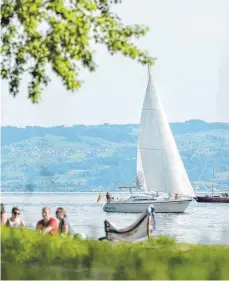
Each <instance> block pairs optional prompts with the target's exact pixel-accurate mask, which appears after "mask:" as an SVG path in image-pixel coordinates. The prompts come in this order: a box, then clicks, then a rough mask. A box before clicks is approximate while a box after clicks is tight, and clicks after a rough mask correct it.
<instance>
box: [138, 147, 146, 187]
mask: <svg viewBox="0 0 229 281" xmlns="http://www.w3.org/2000/svg"><path fill="white" fill-rule="evenodd" d="M136 186H137V187H140V188H144V189H145V190H147V186H146V182H145V177H144V171H143V167H142V159H141V155H140V149H139V146H138V150H137V175H136Z"/></svg>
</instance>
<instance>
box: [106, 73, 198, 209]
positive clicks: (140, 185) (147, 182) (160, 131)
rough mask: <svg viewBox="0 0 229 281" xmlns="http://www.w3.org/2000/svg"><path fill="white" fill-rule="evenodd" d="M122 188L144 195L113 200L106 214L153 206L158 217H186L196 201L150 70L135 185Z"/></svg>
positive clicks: (141, 123)
mask: <svg viewBox="0 0 229 281" xmlns="http://www.w3.org/2000/svg"><path fill="white" fill-rule="evenodd" d="M122 188H128V189H129V190H130V192H131V193H132V190H133V189H137V190H138V191H142V194H140V195H133V194H131V196H130V197H129V198H127V199H124V198H121V199H119V200H116V199H112V200H110V201H108V202H107V203H106V204H105V205H104V207H103V210H104V211H105V212H115V213H141V212H143V211H144V210H145V209H146V208H147V206H149V205H151V204H153V205H154V207H155V212H156V213H183V212H184V211H185V210H186V208H187V207H188V205H189V204H190V202H191V201H192V200H193V197H196V196H195V193H194V191H193V188H192V185H191V183H190V180H189V178H188V175H187V173H186V170H185V168H184V165H183V162H182V160H181V157H180V154H179V151H178V148H177V146H176V142H175V140H174V137H173V134H172V131H171V129H170V126H169V123H168V121H167V118H166V115H165V113H164V110H163V108H162V105H161V102H160V99H159V97H158V96H157V93H156V88H155V85H154V81H153V79H152V77H151V73H150V70H149V69H148V85H147V89H146V94H145V98H144V103H143V108H142V113H141V122H140V132H139V138H138V149H137V175H136V185H133V186H124V187H122ZM172 194H173V195H175V196H174V197H173V196H172Z"/></svg>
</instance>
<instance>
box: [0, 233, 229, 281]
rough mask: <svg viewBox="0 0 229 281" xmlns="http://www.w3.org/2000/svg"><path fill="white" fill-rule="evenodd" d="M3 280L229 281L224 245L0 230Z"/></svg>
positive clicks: (227, 249) (228, 256)
mask: <svg viewBox="0 0 229 281" xmlns="http://www.w3.org/2000/svg"><path fill="white" fill-rule="evenodd" d="M1 235H2V240H1V247H2V257H1V259H2V265H1V266H2V279H4V280H10V279H11V280H12V279H14V280H15V279H16V280H28V279H30V280H74V279H97V280H103V279H106V280H107V279H110V280H112V279H117V280H120V279H124V280H125V279H126V280H127V279H132V280H139V279H141V280H147V279H151V280H152V279H157V280H158V279H163V280H165V279H170V280H171V279H183V280H194V279H198V280H201V279H202V280H203V279H205V280H223V279H229V247H227V246H216V245H190V244H180V243H176V241H175V240H174V239H169V238H167V237H164V236H161V237H159V238H158V239H152V240H150V241H148V242H138V243H110V242H107V241H95V240H80V239H77V240H75V239H74V240H72V239H70V238H60V237H50V236H47V235H46V236H45V235H41V234H39V233H37V232H35V231H31V230H17V229H15V230H14V229H6V228H4V229H2V233H1Z"/></svg>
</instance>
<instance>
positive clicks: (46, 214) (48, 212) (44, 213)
mask: <svg viewBox="0 0 229 281" xmlns="http://www.w3.org/2000/svg"><path fill="white" fill-rule="evenodd" d="M42 217H43V219H44V220H47V221H48V220H49V219H50V217H51V209H50V208H49V207H44V208H42Z"/></svg>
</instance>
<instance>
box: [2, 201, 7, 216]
mask: <svg viewBox="0 0 229 281" xmlns="http://www.w3.org/2000/svg"><path fill="white" fill-rule="evenodd" d="M5 212H6V211H5V206H4V204H3V203H1V215H2V214H5Z"/></svg>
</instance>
